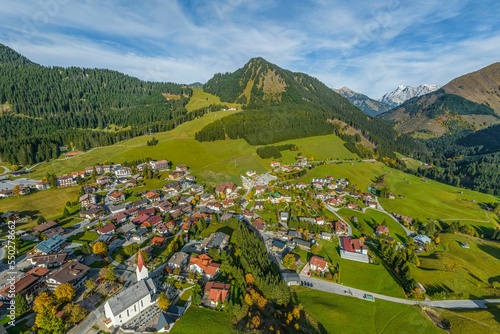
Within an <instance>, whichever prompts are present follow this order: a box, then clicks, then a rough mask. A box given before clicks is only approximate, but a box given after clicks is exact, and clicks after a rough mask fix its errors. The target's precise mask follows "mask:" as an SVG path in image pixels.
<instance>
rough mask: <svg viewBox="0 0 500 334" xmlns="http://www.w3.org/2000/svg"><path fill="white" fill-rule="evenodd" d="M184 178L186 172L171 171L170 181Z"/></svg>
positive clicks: (169, 174)
mask: <svg viewBox="0 0 500 334" xmlns="http://www.w3.org/2000/svg"><path fill="white" fill-rule="evenodd" d="M183 176H184V172H181V171H179V170H174V171H171V172H169V173H168V178H169V180H178V179H180V178H181V177H183Z"/></svg>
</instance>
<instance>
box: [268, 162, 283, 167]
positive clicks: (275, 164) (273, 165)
mask: <svg viewBox="0 0 500 334" xmlns="http://www.w3.org/2000/svg"><path fill="white" fill-rule="evenodd" d="M269 166H271V168H278V167H279V166H281V164H280V163H279V162H278V161H271V162H270V163H269Z"/></svg>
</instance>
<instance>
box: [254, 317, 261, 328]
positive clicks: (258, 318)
mask: <svg viewBox="0 0 500 334" xmlns="http://www.w3.org/2000/svg"><path fill="white" fill-rule="evenodd" d="M252 325H253V326H254V328H259V326H260V317H259V315H255V316H254V317H252Z"/></svg>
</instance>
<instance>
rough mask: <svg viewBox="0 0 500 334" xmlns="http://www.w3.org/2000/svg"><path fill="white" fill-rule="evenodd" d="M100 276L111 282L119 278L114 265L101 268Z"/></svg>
mask: <svg viewBox="0 0 500 334" xmlns="http://www.w3.org/2000/svg"><path fill="white" fill-rule="evenodd" d="M99 277H100V278H102V279H105V280H106V281H110V282H114V281H116V279H117V278H118V277H117V276H116V274H115V272H114V271H113V267H112V266H109V267H104V268H101V270H99Z"/></svg>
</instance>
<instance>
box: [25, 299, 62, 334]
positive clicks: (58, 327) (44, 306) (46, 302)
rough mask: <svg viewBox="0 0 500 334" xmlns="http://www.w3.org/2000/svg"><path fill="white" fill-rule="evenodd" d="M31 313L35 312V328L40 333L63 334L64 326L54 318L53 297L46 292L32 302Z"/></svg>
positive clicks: (60, 320)
mask: <svg viewBox="0 0 500 334" xmlns="http://www.w3.org/2000/svg"><path fill="white" fill-rule="evenodd" d="M33 311H35V313H36V316H35V326H36V327H37V328H39V329H40V330H39V332H40V333H51V334H63V333H65V329H66V325H65V324H64V322H63V321H62V319H59V318H58V317H57V316H56V307H55V306H54V297H52V296H51V295H49V294H48V293H47V292H43V293H41V294H40V295H38V296H37V297H36V298H35V300H34V301H33Z"/></svg>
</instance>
